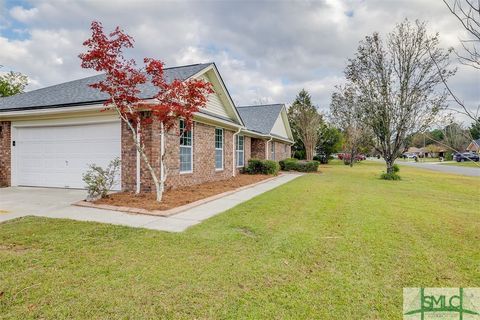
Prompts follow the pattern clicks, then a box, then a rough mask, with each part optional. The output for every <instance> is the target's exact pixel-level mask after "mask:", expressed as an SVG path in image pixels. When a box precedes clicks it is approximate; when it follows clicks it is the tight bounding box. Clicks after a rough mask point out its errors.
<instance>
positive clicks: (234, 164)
mask: <svg viewBox="0 0 480 320" xmlns="http://www.w3.org/2000/svg"><path fill="white" fill-rule="evenodd" d="M240 131H242V128H241V127H240V128H238V131H237V132H235V133H234V134H233V148H232V149H233V154H232V159H233V164H232V177H235V176H236V175H237V172H236V171H237V170H235V169H236V168H237V161H236V160H237V159H236V155H237V152H236V151H237V150H236V148H235V147H236V143H235V137H236V136H237V135H238V134H239V133H240ZM243 147H244V148H245V145H244V146H243Z"/></svg>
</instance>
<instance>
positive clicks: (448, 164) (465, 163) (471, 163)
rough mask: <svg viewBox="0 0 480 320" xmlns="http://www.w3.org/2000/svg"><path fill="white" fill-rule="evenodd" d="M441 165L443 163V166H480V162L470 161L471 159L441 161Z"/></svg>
mask: <svg viewBox="0 0 480 320" xmlns="http://www.w3.org/2000/svg"><path fill="white" fill-rule="evenodd" d="M442 165H444V166H457V167H471V168H480V163H479V162H472V161H466V162H457V161H452V162H445V163H442Z"/></svg>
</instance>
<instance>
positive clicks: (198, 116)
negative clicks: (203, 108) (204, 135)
mask: <svg viewBox="0 0 480 320" xmlns="http://www.w3.org/2000/svg"><path fill="white" fill-rule="evenodd" d="M193 120H194V121H196V122H201V123H204V124H208V125H213V126H220V127H222V128H226V129H236V130H238V128H243V126H241V125H239V124H236V123H233V122H229V121H225V120H222V119H219V118H217V117H213V116H210V115H208V114H204V113H200V112H195V113H194V114H193Z"/></svg>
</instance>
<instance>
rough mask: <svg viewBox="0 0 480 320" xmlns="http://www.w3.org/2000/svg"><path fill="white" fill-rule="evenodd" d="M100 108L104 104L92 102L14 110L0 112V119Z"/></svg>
mask: <svg viewBox="0 0 480 320" xmlns="http://www.w3.org/2000/svg"><path fill="white" fill-rule="evenodd" d="M102 109H105V106H104V105H103V104H93V105H79V106H72V107H58V108H43V109H31V110H16V111H6V112H0V119H7V118H22V117H32V116H37V115H38V116H42V115H55V114H65V113H77V112H87V111H100V110H102Z"/></svg>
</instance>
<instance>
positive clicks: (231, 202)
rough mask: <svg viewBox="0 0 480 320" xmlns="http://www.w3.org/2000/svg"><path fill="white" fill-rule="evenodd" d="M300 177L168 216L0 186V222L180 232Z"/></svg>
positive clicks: (74, 193)
mask: <svg viewBox="0 0 480 320" xmlns="http://www.w3.org/2000/svg"><path fill="white" fill-rule="evenodd" d="M299 176H301V174H294V173H285V174H282V175H281V176H279V177H277V178H275V179H272V180H269V181H266V182H264V183H261V184H257V185H254V186H252V187H250V188H247V189H244V190H241V191H237V192H235V193H232V194H230V195H227V196H225V197H222V198H219V199H217V200H213V201H211V202H207V203H204V204H201V205H199V206H197V207H193V208H190V209H187V210H186V211H183V212H180V213H178V214H175V215H172V216H169V217H155V216H148V215H141V214H128V213H124V212H118V211H110V210H102V209H95V208H86V207H77V206H72V205H71V203H74V202H77V201H79V200H82V199H84V198H85V196H86V193H85V190H72V189H54V188H28V187H11V188H0V223H1V222H3V221H8V220H11V219H15V218H20V217H24V216H28V215H33V216H40V217H48V218H62V219H72V220H80V221H95V222H100V223H109V224H117V225H124V226H129V227H134V228H146V229H153V230H162V231H170V232H181V231H184V230H185V229H187V228H188V227H190V226H193V225H195V224H198V223H200V222H202V221H203V220H205V219H208V218H210V217H212V216H214V215H217V214H219V213H222V212H224V211H226V210H228V209H230V208H233V207H235V206H236V205H238V204H240V203H242V202H244V201H247V200H250V199H252V198H253V197H256V196H258V195H260V194H262V193H264V192H266V191H269V190H272V189H274V188H276V187H278V186H280V185H282V184H284V183H287V182H289V181H292V180H293V179H296V178H297V177H299Z"/></svg>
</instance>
